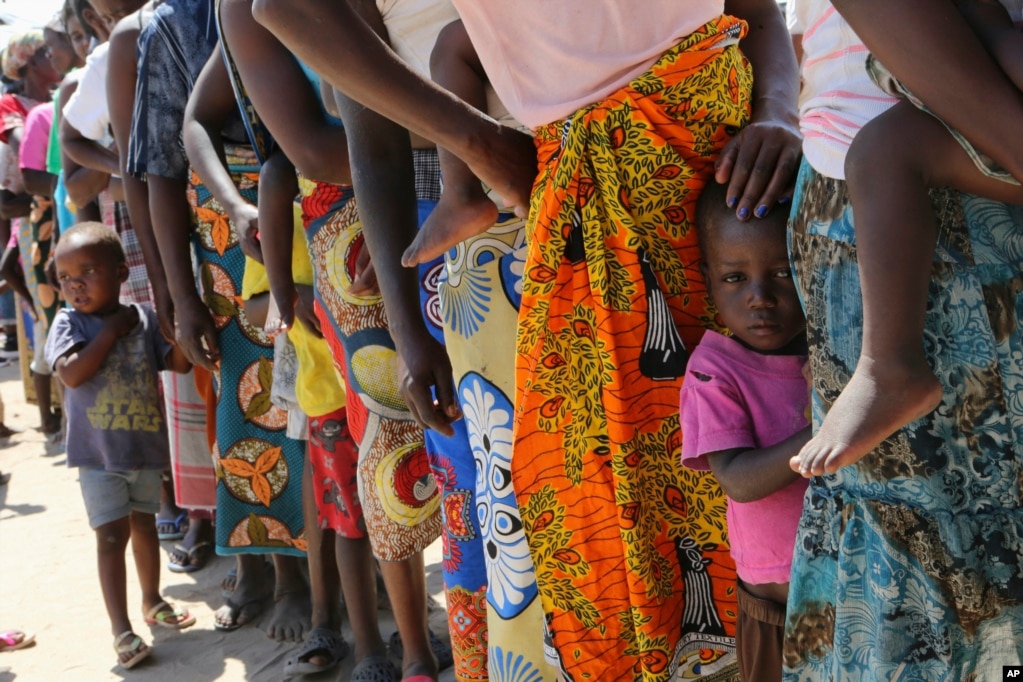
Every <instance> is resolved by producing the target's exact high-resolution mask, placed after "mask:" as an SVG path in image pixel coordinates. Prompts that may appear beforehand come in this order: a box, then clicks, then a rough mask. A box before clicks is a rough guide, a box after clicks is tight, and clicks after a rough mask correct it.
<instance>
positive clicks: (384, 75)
mask: <svg viewBox="0 0 1023 682" xmlns="http://www.w3.org/2000/svg"><path fill="white" fill-rule="evenodd" d="M252 12H253V16H255V18H256V20H257V21H258V22H259V23H261V24H263V25H264V26H266V27H267V28H269V29H270V30H271V31H273V33H274V34H275V35H276V36H277V37H278V38H279V39H280V40H281V42H282V43H284V44H285V45H286V46H287V47H288V48H289V49H290V50H291V51H292V52H294V53H295V55H296V56H297V57H298V58H299V59H301V60H302V62H303V63H305V64H306V65H308V66H309V67H310V68H312V69H313V70H314V71H316V72H317V73H318V74H320V75H322V76H323V77H324V78H325V79H326V80H327V81H328V82H329V83H330V84H331V85H333V86H334V87H335V88H337V89H338V90H339V91H341V92H343V93H345V94H346V95H347V96H348V97H350V98H352V99H353V100H355V101H357V102H359V103H361V104H363V105H365V106H367V107H369V108H370V109H372V110H374V111H377V112H380V113H381V114H382V115H384V116H386V117H388V118H390V119H391V120H393V121H395V122H396V123H397V124H398V125H399V126H402V127H404V128H406V129H408V130H411V131H412V132H415V133H416V134H418V135H421V136H423V137H425V138H426V139H428V140H432V141H433V142H435V143H437V145H438V146H441V147H444V148H445V149H448V150H449V151H451V152H452V153H453V154H455V155H456V156H458V157H459V158H461V159H462V160H463V161H465V162H466V163H467V164H469V167H470V168H472V170H473V172H474V173H475V174H476V176H477V177H479V178H480V179H481V180H483V181H484V182H485V183H486V184H487V185H488V186H490V187H492V188H493V189H494V191H495V192H497V193H499V194H500V195H501V196H502V197H503V198H504V200H505V201H506V202H507V203H508V204H509V205H510V206H514V207H515V209H516V212H517V213H519V214H520V215H522V216H525V214H526V213H527V212H528V210H529V197H530V193H531V191H532V187H533V180H534V179H535V178H536V148H535V146H534V145H533V141H532V139H531V138H530V137H529V136H528V135H524V134H523V133H520V132H518V131H515V130H512V129H511V128H508V127H505V126H501V125H500V124H498V123H497V122H496V121H494V120H493V119H491V118H489V117H488V116H486V115H485V114H484V113H482V112H481V111H479V110H478V109H474V108H472V107H470V106H468V105H467V104H466V103H465V102H463V101H461V100H460V99H458V98H457V97H455V96H454V95H452V94H451V93H449V92H447V91H445V90H444V89H442V88H440V87H439V86H437V85H435V84H434V83H432V82H430V81H429V80H427V79H425V78H423V77H422V76H420V75H419V74H417V73H416V72H415V71H413V70H412V69H411V68H410V67H409V66H408V65H406V64H405V63H404V62H402V61H401V59H399V58H398V56H397V55H396V54H395V53H394V52H393V51H392V50H391V49H390V48H389V47H388V46H387V44H386V43H385V42H384V41H383V40H381V39H380V37H379V36H378V35H376V34H375V33H374V32H373V31H372V30H371V29H370V28H369V26H368V25H367V24H366V23H365V22H363V21H359V15H358V14H357V13H356V11H355V10H354V9H353V8H352V7H351V6H349V4H348V3H346V2H324V0H255V1H254V3H253V6H252ZM346 123H347V121H346ZM349 134H351V130H349Z"/></svg>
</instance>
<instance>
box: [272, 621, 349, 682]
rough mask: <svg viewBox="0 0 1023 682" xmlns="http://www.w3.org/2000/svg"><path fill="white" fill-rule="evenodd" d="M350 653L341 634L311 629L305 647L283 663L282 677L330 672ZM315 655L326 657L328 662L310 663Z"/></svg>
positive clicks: (326, 629)
mask: <svg viewBox="0 0 1023 682" xmlns="http://www.w3.org/2000/svg"><path fill="white" fill-rule="evenodd" d="M350 651H351V648H350V647H349V646H348V642H346V641H345V640H344V639H342V638H341V633H339V632H337V631H336V630H331V629H330V628H313V629H312V630H310V631H309V634H308V635H306V637H305V645H304V646H303V647H302V648H301V649H299V650H298V653H296V654H295V655H293V656H291V657H290V658H288V660H286V661H285V662H284V676H285V677H295V676H297V675H314V674H316V673H321V672H324V671H326V670H331V669H332V668H334V667H336V666H337V664H338V663H340V662H341V660H342V659H344V657H345V656H347V655H348V653H349V652H350ZM316 654H324V655H326V656H327V657H328V658H329V659H330V661H329V662H328V663H326V664H324V665H316V664H315V663H312V662H310V660H309V659H311V658H312V657H313V656H315V655H316Z"/></svg>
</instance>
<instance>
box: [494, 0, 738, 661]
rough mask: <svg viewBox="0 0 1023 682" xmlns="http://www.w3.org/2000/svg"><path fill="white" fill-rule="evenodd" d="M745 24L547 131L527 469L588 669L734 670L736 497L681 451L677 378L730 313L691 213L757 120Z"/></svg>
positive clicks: (531, 335) (536, 247)
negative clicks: (724, 311) (734, 139)
mask: <svg viewBox="0 0 1023 682" xmlns="http://www.w3.org/2000/svg"><path fill="white" fill-rule="evenodd" d="M744 30H745V25H744V24H743V23H742V22H740V21H739V20H737V19H734V18H732V17H727V16H723V17H720V18H719V19H717V20H715V21H712V22H710V23H709V24H707V25H705V26H704V27H702V28H701V29H700V30H698V31H696V32H695V33H693V34H692V35H690V36H688V37H687V38H685V39H684V40H683V41H682V43H681V44H679V45H678V46H676V47H675V48H673V49H672V50H670V51H669V52H667V53H666V54H664V55H663V56H662V57H661V58H660V60H659V61H658V62H657V63H656V64H655V65H654V66H653V67H651V69H650V70H649V71H647V72H646V73H644V74H643V75H641V76H639V77H638V78H636V79H635V80H634V81H633V82H631V83H630V84H629V85H628V86H626V87H625V88H623V89H621V90H619V91H618V92H616V93H613V94H612V95H610V96H609V97H607V98H606V99H604V100H603V101H601V102H598V103H596V104H594V105H592V106H589V107H587V108H585V109H583V110H581V111H579V112H577V113H576V114H574V115H573V116H572V117H570V118H569V119H567V120H566V121H560V122H557V123H553V124H551V125H549V126H546V127H545V128H543V129H541V130H539V131H537V146H538V151H539V159H540V164H541V167H540V175H539V178H538V180H537V185H536V187H535V188H534V193H533V199H532V207H531V214H530V220H529V224H528V225H527V230H528V231H529V233H528V239H529V253H528V257H527V261H526V267H525V276H524V284H523V297H522V307H521V312H520V316H519V331H518V348H517V361H516V389H517V396H518V400H517V404H516V405H517V407H516V422H515V429H516V430H515V444H514V450H513V455H512V469H513V477H514V484H515V491H516V494H517V498H518V504H519V508H520V511H521V514H522V520H523V522H524V525H525V530H526V534H527V537H528V539H529V544H530V551H531V553H532V556H533V562H534V564H535V566H536V574H537V583H538V585H539V589H540V595H541V599H542V603H543V607H544V611H545V612H546V616H547V622H548V625H549V627H550V630H551V633H550V634H551V635H552V638H553V642H554V645H555V648H556V650H557V653H558V657H559V659H560V660H559V663H560V664H561V665H562V666H564V667H565V668H566V669H567V671H568V672H569V674H570V675H571V676H572V677H573V678H574V679H576V680H581V679H587V678H590V679H594V678H599V679H607V680H627V679H636V680H666V679H668V678H669V677H670V676H671V675H672V674H673V673H675V672H676V671H680V673H681V675H680V676H681V677H682V678H683V679H687V678H690V677H692V678H698V677H704V676H716V675H719V674H726V675H727V673H728V671H727V670H726V669H727V668H728V667H729V666H731V665H733V664H734V650H735V640H734V636H735V621H736V610H737V609H736V595H735V569H734V564H733V563H732V561H731V558H730V557H729V553H728V544H727V539H726V532H725V496H724V493H722V492H721V489H720V488H719V486H718V484H717V482H716V481H715V480H714V478H713V476H712V475H710V474H706V473H698V472H693V471H689V470H686V469H683V468H682V466H681V463H680V454H681V434H680V433H679V419H678V405H679V390H680V388H681V385H682V376H683V373H684V370H685V363H686V359H687V357H688V353H687V350H686V349H687V348H692V347H693V346H694V345H695V344H696V343H697V342H698V341H699V340H700V338H701V336H702V335H703V332H704V331H705V330H706V329H708V328H717V323H716V321H715V314H714V311H713V310H712V308H711V303H710V300H709V296H708V294H707V290H706V287H705V285H704V283H703V278H702V276H701V274H700V269H699V249H698V246H697V242H696V231H695V229H694V227H693V226H692V224H691V223H692V219H693V215H694V212H695V204H696V199H697V197H698V196H699V194H700V191H701V189H702V188H703V186H704V185H705V184H706V183H707V182H708V181H712V180H711V176H712V174H713V165H714V160H715V158H716V157H717V155H718V153H719V152H720V150H721V149H722V147H723V146H724V145H725V143H726V142H727V141H728V139H729V138H730V137H731V135H733V134H734V132H735V131H736V130H737V129H738V128H740V127H741V126H743V125H744V124H745V123H746V122H747V121H748V119H749V107H750V104H749V102H750V94H751V87H752V73H751V70H750V67H749V65H748V63H747V62H746V60H745V59H744V58H743V56H742V54H741V53H740V52H739V49H738V40H739V38H740V37H741V34H742V33H743V31H744Z"/></svg>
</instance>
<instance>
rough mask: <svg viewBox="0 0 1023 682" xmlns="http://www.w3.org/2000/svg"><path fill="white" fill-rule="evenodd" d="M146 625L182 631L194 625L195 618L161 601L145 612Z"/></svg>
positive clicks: (185, 611)
mask: <svg viewBox="0 0 1023 682" xmlns="http://www.w3.org/2000/svg"><path fill="white" fill-rule="evenodd" d="M146 623H148V624H149V625H156V626H157V627H161V628H169V629H171V630H184V629H185V628H187V627H189V626H192V625H195V616H193V615H192V614H190V613H189V612H188V611H187V610H182V609H179V608H177V607H176V606H171V605H170V604H168V603H167V602H165V601H162V602H160V603H159V604H157V605H156V606H154V607H153V608H151V609H149V611H148V612H146Z"/></svg>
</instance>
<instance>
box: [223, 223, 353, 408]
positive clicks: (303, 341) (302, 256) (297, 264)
mask: <svg viewBox="0 0 1023 682" xmlns="http://www.w3.org/2000/svg"><path fill="white" fill-rule="evenodd" d="M294 218H295V239H294V241H293V242H292V249H291V272H292V276H293V277H294V279H295V284H299V285H306V286H312V284H313V264H312V261H311V260H310V259H309V248H308V246H307V245H306V240H305V230H304V229H303V228H302V207H301V206H300V205H299V204H298V203H296V204H295V210H294ZM269 290H270V280H269V279H268V277H267V274H266V268H264V267H263V266H262V265H261V264H260V263H257V262H256V261H254V260H252V259H251V258H246V259H245V276H244V277H243V278H242V298H243V299H245V300H248V299H250V298H252V297H253V296H258V295H260V294H264V293H266V292H268V291H269ZM288 338H289V339H291V343H293V344H294V345H295V353H296V355H298V377H297V379H296V380H295V397H296V398H297V399H298V404H299V406H300V407H301V408H302V411H303V412H305V413H306V415H308V416H310V417H319V416H321V415H325V414H330V413H331V412H334V411H335V410H338V409H340V408H342V407H344V405H345V389H344V384H342V383H341V380H340V379H339V378H338V376H337V372H336V370H335V369H334V359H333V357H332V356H331V354H330V346H328V345H327V342H326V341H324V340H323V339H321V338H319V337H317V336H316V335H314V334H313V333H312V332H310V331H309V330H308V329H307V328H306V327H305V326H304V325H302V324H301V323H298V324H295V325H294V326H293V327H292V328H291V329H289V330H288Z"/></svg>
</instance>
